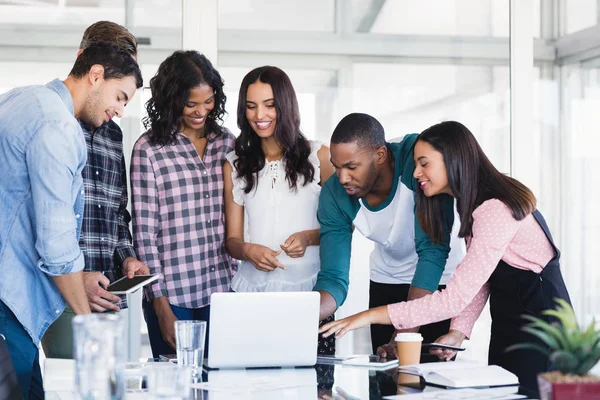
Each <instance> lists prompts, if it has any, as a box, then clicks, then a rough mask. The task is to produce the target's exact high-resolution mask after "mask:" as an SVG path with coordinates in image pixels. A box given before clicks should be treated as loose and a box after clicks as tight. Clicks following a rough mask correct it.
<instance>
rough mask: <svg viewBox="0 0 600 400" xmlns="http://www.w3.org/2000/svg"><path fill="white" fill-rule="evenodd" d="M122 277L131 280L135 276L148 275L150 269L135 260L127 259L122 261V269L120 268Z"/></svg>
mask: <svg viewBox="0 0 600 400" xmlns="http://www.w3.org/2000/svg"><path fill="white" fill-rule="evenodd" d="M121 273H122V274H123V276H126V277H127V278H129V279H131V278H133V277H134V276H135V275H149V274H150V268H148V266H147V265H146V264H144V263H143V262H141V261H140V260H138V259H137V258H133V257H127V258H126V259H124V260H123V267H122V268H121Z"/></svg>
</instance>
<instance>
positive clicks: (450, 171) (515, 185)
mask: <svg viewBox="0 0 600 400" xmlns="http://www.w3.org/2000/svg"><path fill="white" fill-rule="evenodd" d="M419 141H423V142H426V143H429V144H430V145H431V146H432V147H433V148H434V149H436V150H437V151H439V152H440V153H442V156H443V157H444V163H445V164H446V174H447V176H448V186H449V187H450V190H451V191H452V194H453V196H454V198H455V199H456V207H457V210H458V214H459V216H460V224H461V225H460V231H459V234H458V235H459V237H466V236H471V235H472V229H473V211H475V209H476V208H477V207H479V206H480V205H481V203H483V202H484V201H486V200H490V199H498V200H500V201H502V202H503V203H504V204H506V206H507V207H508V208H510V210H511V212H512V215H513V217H514V218H515V219H516V220H517V221H520V220H522V219H523V218H525V217H526V216H527V215H528V214H530V213H531V212H533V211H534V210H535V208H536V199H535V196H534V195H533V193H532V192H531V190H529V188H527V187H526V186H525V185H523V184H522V183H521V182H519V181H518V180H516V179H514V178H511V177H510V176H506V175H504V174H503V173H501V172H500V171H498V170H497V169H496V168H495V167H494V165H493V164H492V163H491V161H490V160H489V159H488V158H487V156H486V155H485V153H484V152H483V150H482V149H481V147H480V146H479V144H478V143H477V139H475V136H474V135H473V134H472V133H471V131H469V129H467V127H466V126H464V125H463V124H461V123H460V122H456V121H445V122H442V123H439V124H437V125H433V126H432V127H430V128H427V129H425V130H424V131H423V132H421V134H420V135H419V137H418V138H417V142H419ZM417 142H415V144H416V143H417ZM440 197H441V196H439V195H437V196H432V197H426V196H425V194H424V193H423V190H422V189H421V187H420V186H418V185H417V216H418V218H419V223H420V224H421V227H422V228H423V230H424V231H425V232H427V233H428V234H429V237H430V238H431V239H432V240H433V241H436V242H439V240H440V239H441V237H442V230H443V221H441V220H440V215H444V213H443V211H442V205H441V201H440Z"/></svg>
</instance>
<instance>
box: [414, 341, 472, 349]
mask: <svg viewBox="0 0 600 400" xmlns="http://www.w3.org/2000/svg"><path fill="white" fill-rule="evenodd" d="M421 347H422V348H424V349H442V350H453V351H465V348H464V347H458V346H450V345H449V344H442V343H435V342H434V343H423V344H422V345H421Z"/></svg>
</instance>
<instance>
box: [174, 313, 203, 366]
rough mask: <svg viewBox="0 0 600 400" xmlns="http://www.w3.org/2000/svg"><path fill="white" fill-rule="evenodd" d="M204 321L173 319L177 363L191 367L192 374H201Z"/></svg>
mask: <svg viewBox="0 0 600 400" xmlns="http://www.w3.org/2000/svg"><path fill="white" fill-rule="evenodd" d="M205 337H206V321H175V339H176V341H177V363H178V364H179V365H183V366H189V367H192V370H193V376H194V377H196V378H197V377H199V376H201V375H202V362H203V361H204V339H205Z"/></svg>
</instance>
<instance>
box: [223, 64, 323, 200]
mask: <svg viewBox="0 0 600 400" xmlns="http://www.w3.org/2000/svg"><path fill="white" fill-rule="evenodd" d="M257 81H260V82H262V83H267V84H269V85H271V89H272V90H273V100H274V103H275V111H276V112H277V122H276V124H275V132H274V134H273V135H274V136H275V141H276V142H277V144H278V145H279V147H280V148H281V152H282V157H283V159H284V160H285V178H286V179H287V181H288V183H289V185H290V188H292V189H295V188H296V187H297V183H298V178H299V177H300V176H301V177H303V178H304V182H303V185H306V184H308V183H310V182H312V180H313V178H314V175H315V168H314V167H313V165H312V164H311V163H310V162H309V161H308V156H309V155H310V151H311V148H310V142H309V141H308V139H306V137H305V136H304V135H303V134H302V132H301V131H300V112H299V111H298V100H297V99H296V92H295V91H294V87H293V86H292V82H291V81H290V78H289V77H288V76H287V75H286V73H285V72H283V71H282V70H281V69H279V68H277V67H272V66H268V65H267V66H264V67H259V68H255V69H253V70H252V71H250V72H248V74H247V75H246V76H245V77H244V79H243V80H242V86H241V87H240V95H239V98H238V107H237V124H238V128H240V136H239V137H238V138H237V140H236V141H235V154H236V156H237V157H238V158H237V160H235V161H234V163H233V164H234V167H235V169H236V171H237V172H238V174H239V175H240V176H241V177H243V178H244V180H245V182H246V187H245V188H244V192H246V193H250V191H251V190H252V189H253V188H254V186H255V185H256V179H258V172H259V171H260V170H262V169H263V168H264V166H265V154H264V152H263V150H262V147H261V139H260V137H259V136H258V135H257V134H256V133H255V132H254V130H253V129H252V127H251V126H250V123H249V122H248V120H247V119H246V94H247V93H248V86H250V85H251V84H253V83H255V82H257Z"/></svg>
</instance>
